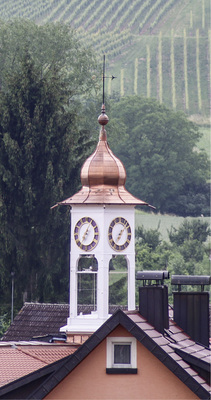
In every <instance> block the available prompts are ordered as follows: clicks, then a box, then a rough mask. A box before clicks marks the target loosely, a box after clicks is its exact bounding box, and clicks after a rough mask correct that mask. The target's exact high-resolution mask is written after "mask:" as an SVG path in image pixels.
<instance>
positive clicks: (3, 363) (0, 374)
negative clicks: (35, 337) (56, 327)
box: [0, 343, 77, 387]
mask: <svg viewBox="0 0 211 400" xmlns="http://www.w3.org/2000/svg"><path fill="white" fill-rule="evenodd" d="M76 349H77V347H76V346H69V345H61V344H60V345H55V344H51V345H49V344H46V345H43V344H41V345H19V344H18V345H15V344H13V345H12V346H10V345H8V343H7V344H3V343H2V345H1V347H0V387H2V386H4V385H6V384H8V383H9V382H13V381H14V380H16V379H19V378H21V377H23V376H25V375H28V374H30V373H31V372H34V371H36V370H38V369H40V368H43V367H45V366H46V365H49V364H51V363H53V362H55V361H58V360H60V359H62V358H64V357H67V356H69V355H70V354H72V353H73V352H74V351H75V350H76Z"/></svg>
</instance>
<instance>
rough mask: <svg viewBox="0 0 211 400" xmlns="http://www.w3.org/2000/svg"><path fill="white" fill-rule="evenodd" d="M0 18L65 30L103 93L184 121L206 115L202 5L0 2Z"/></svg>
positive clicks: (191, 0) (158, 0) (205, 11)
mask: <svg viewBox="0 0 211 400" xmlns="http://www.w3.org/2000/svg"><path fill="white" fill-rule="evenodd" d="M0 15H1V18H2V19H4V20H8V19H11V18H17V17H19V18H28V19H32V20H34V21H35V22H36V23H38V24H43V23H50V22H61V23H66V24H69V25H70V26H71V27H72V28H73V29H75V30H76V31H77V35H78V37H79V39H80V40H81V41H83V42H84V44H85V45H86V46H92V47H93V48H94V49H95V51H96V53H97V55H98V56H99V61H101V60H102V54H106V62H107V71H108V74H111V75H115V76H117V78H118V79H115V80H113V81H112V82H110V81H108V82H107V84H106V91H107V94H108V95H110V96H112V95H114V94H115V93H118V94H119V95H120V96H126V95H133V94H138V95H141V96H145V97H153V98H156V99H157V100H159V101H160V102H163V103H165V104H167V105H168V106H171V107H172V108H174V109H176V110H183V111H185V112H186V113H187V114H189V115H198V116H201V117H203V118H205V120H207V118H208V117H209V115H210V114H209V113H210V110H209V101H210V85H209V83H210V65H211V63H210V61H211V55H210V53H211V52H210V48H211V33H210V2H209V0H121V1H120V0H113V1H111V0H104V1H103V2H102V1H100V0H81V1H78V0H16V1H14V0H0Z"/></svg>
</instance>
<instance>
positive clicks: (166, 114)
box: [107, 96, 209, 216]
mask: <svg viewBox="0 0 211 400" xmlns="http://www.w3.org/2000/svg"><path fill="white" fill-rule="evenodd" d="M109 116H110V121H111V122H110V124H109V125H108V128H107V130H108V137H109V143H110V146H111V148H112V150H113V151H114V153H115V154H116V155H117V156H118V157H119V158H120V159H121V161H122V162H123V163H124V165H125V168H126V171H127V182H126V187H127V189H128V190H129V191H130V192H131V193H133V194H134V195H136V196H137V197H139V198H141V199H143V200H145V201H147V202H149V203H151V204H152V205H154V206H155V207H156V208H157V210H158V211H161V212H170V213H175V214H178V215H183V216H185V215H188V214H189V215H192V216H194V215H200V214H202V213H203V214H207V213H209V201H208V200H209V189H208V185H207V183H206V180H207V178H208V174H209V164H208V158H207V155H206V153H205V152H204V151H196V148H197V147H196V146H197V142H198V140H199V138H200V132H199V131H198V128H197V127H196V125H194V124H193V123H192V122H191V121H189V120H188V119H187V117H186V116H185V114H183V113H182V112H175V111H173V110H170V109H168V108H167V107H166V106H164V105H163V104H160V103H158V102H157V101H156V100H152V99H144V98H141V97H137V96H131V97H125V98H122V99H121V100H119V101H117V99H115V101H114V102H113V103H112V107H111V111H110V114H109ZM110 132H111V133H110ZM109 133H110V134H109ZM199 198H200V202H199Z"/></svg>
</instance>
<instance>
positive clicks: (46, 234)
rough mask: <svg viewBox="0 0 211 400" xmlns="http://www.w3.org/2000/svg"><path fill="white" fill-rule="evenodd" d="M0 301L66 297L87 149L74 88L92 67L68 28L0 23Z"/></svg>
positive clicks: (84, 85) (81, 89)
mask: <svg viewBox="0 0 211 400" xmlns="http://www.w3.org/2000/svg"><path fill="white" fill-rule="evenodd" d="M0 66H1V67H0V68H1V69H0V254H1V255H0V271H1V272H0V293H1V294H0V301H1V302H4V303H6V302H9V300H8V299H9V298H10V297H9V296H10V295H9V291H10V280H11V276H10V274H11V272H14V273H15V303H16V306H17V308H19V307H20V306H21V304H22V298H23V294H24V293H25V298H26V299H27V300H37V301H64V300H66V301H67V299H68V279H69V278H68V247H69V245H68V243H69V218H68V212H69V211H68V210H67V209H66V208H61V209H57V210H51V209H50V208H51V206H53V205H54V204H55V203H56V202H57V201H58V200H63V199H64V198H66V197H69V196H70V195H71V194H73V193H74V192H76V191H77V190H78V185H79V181H80V180H79V173H80V166H81V164H82V162H83V160H84V159H85V158H86V157H87V152H90V146H91V144H92V143H91V141H90V138H91V132H90V131H89V129H87V128H86V118H85V116H84V115H85V114H84V112H83V107H82V102H81V101H80V99H79V96H78V95H79V93H81V94H84V95H85V94H86V92H89V90H92V89H93V80H92V78H91V77H92V73H93V70H94V69H95V67H96V63H95V60H94V57H93V55H92V53H91V51H90V50H89V49H84V48H83V47H82V46H81V45H80V44H79V42H78V41H77V40H76V38H75V36H74V34H73V32H72V31H71V30H70V28H69V27H67V26H63V25H47V26H40V27H39V26H37V25H35V24H34V23H32V22H29V21H26V22H24V21H18V22H14V21H13V22H9V23H2V25H1V28H0Z"/></svg>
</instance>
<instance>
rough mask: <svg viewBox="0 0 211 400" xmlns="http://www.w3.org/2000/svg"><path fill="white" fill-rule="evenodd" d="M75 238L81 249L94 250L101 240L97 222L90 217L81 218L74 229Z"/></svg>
mask: <svg viewBox="0 0 211 400" xmlns="http://www.w3.org/2000/svg"><path fill="white" fill-rule="evenodd" d="M74 239H75V241H76V244H77V246H78V247H80V249H82V250H84V251H91V250H93V249H94V248H95V247H96V246H97V243H98V240H99V230H98V226H97V224H96V222H95V221H94V220H93V219H92V218H90V217H83V218H81V219H79V221H78V222H77V224H76V225H75V229H74Z"/></svg>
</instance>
